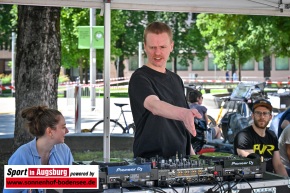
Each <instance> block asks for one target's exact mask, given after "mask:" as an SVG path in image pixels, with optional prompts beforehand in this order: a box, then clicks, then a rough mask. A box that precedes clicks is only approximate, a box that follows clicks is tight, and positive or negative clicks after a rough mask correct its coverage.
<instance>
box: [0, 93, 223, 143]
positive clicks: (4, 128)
mask: <svg viewBox="0 0 290 193" xmlns="http://www.w3.org/2000/svg"><path fill="white" fill-rule="evenodd" d="M203 97H204V105H205V106H206V107H207V108H208V114H209V115H211V116H212V117H213V118H216V117H217V115H218V112H219V109H217V108H216V105H215V102H214V97H212V96H211V95H210V94H204V95H203ZM74 103H75V101H74V99H73V98H69V99H67V98H59V99H58V110H59V111H60V112H62V114H63V115H64V117H65V120H66V124H67V128H68V129H69V133H76V131H75V110H74ZM114 103H128V104H130V101H129V98H111V99H110V118H112V119H115V118H117V117H118V116H119V114H120V108H119V107H117V106H115V105H114ZM103 104H104V101H103V98H96V109H95V110H94V111H91V104H90V98H82V100H81V129H91V128H92V126H93V125H94V124H95V123H96V122H97V121H98V120H101V119H103V113H104V109H103V108H104V105H103ZM0 106H1V108H0V138H5V137H13V135H14V125H15V99H14V98H0ZM123 108H124V110H130V105H128V106H124V107H123ZM125 115H126V120H127V121H128V122H129V123H132V122H133V118H132V115H131V114H130V113H126V114H125ZM120 122H121V123H122V121H120ZM99 132H103V131H99Z"/></svg>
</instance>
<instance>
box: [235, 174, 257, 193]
mask: <svg viewBox="0 0 290 193" xmlns="http://www.w3.org/2000/svg"><path fill="white" fill-rule="evenodd" d="M235 174H236V175H237V176H239V177H240V178H241V180H240V181H242V180H244V181H245V182H247V184H249V186H250V188H251V191H253V192H254V189H253V187H252V185H251V184H250V182H249V181H248V180H247V179H246V178H244V176H242V175H240V174H239V173H237V172H235ZM240 181H239V182H240Z"/></svg>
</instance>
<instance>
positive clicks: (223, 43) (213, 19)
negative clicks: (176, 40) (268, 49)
mask: <svg viewBox="0 0 290 193" xmlns="http://www.w3.org/2000/svg"><path fill="white" fill-rule="evenodd" d="M197 18H198V20H197V26H198V28H199V30H200V32H201V34H202V35H203V36H204V37H205V38H206V39H207V40H208V45H207V46H206V48H207V49H208V50H210V51H211V52H212V53H213V55H214V56H215V60H214V61H215V63H217V64H218V67H219V68H220V69H225V68H226V66H227V64H229V63H230V64H232V73H233V72H234V71H235V70H236V65H235V64H236V62H237V63H238V68H239V80H241V65H243V64H244V63H245V62H247V61H248V60H249V59H251V58H252V57H253V53H252V51H253V50H251V47H250V45H249V44H247V41H246V37H247V36H248V34H249V31H248V25H247V19H248V16H244V15H224V14H199V15H198V17H197ZM241 24H242V25H241Z"/></svg>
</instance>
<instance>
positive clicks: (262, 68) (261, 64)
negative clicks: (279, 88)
mask: <svg viewBox="0 0 290 193" xmlns="http://www.w3.org/2000/svg"><path fill="white" fill-rule="evenodd" d="M271 64H272V62H271V61H270V69H271V70H272V65H271ZM258 70H262V71H263V70H264V60H263V59H262V60H260V61H259V62H258Z"/></svg>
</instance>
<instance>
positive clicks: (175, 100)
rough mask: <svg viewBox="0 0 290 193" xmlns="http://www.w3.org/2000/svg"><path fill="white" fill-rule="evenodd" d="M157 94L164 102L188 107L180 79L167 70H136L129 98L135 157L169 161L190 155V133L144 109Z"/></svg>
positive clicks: (173, 121) (145, 67)
mask: <svg viewBox="0 0 290 193" xmlns="http://www.w3.org/2000/svg"><path fill="white" fill-rule="evenodd" d="M149 95H156V96H158V97H159V99H160V100H161V101H165V102H167V103H170V104H172V105H175V106H179V107H185V108H188V104H187V101H186V98H185V94H184V86H183V82H182V80H181V78H180V77H179V76H178V75H177V74H175V73H173V72H171V71H169V70H166V73H160V72H157V71H155V70H153V69H151V68H149V67H147V66H143V67H141V68H139V69H137V70H136V71H135V72H134V73H133V74H132V76H131V79H130V82H129V98H130V105H131V110H132V114H133V118H134V123H135V125H136V132H135V140H134V144H133V152H134V157H143V158H151V157H155V156H156V155H158V156H162V157H164V158H168V157H171V156H175V155H176V154H177V153H178V154H179V155H183V156H185V155H189V154H190V146H191V144H190V137H191V136H190V133H189V132H188V131H187V130H186V128H185V126H184V124H183V122H181V121H176V120H172V119H166V118H163V117H160V116H156V115H153V114H152V113H151V112H150V111H148V110H147V109H145V108H144V100H145V98H146V97H148V96H149Z"/></svg>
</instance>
